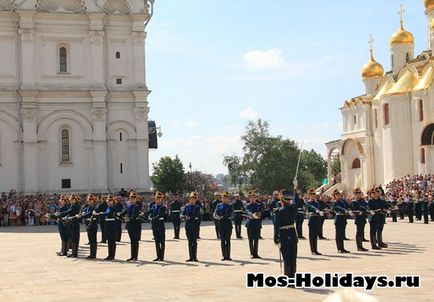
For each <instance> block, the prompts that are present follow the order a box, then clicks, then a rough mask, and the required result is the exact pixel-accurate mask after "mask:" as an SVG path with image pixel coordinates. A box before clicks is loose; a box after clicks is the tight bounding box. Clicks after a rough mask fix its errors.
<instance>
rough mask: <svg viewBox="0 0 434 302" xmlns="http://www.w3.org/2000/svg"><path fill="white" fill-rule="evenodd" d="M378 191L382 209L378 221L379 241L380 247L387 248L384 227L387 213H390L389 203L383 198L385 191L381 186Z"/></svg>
mask: <svg viewBox="0 0 434 302" xmlns="http://www.w3.org/2000/svg"><path fill="white" fill-rule="evenodd" d="M376 192H377V198H378V200H379V204H380V209H381V210H380V221H379V223H378V231H377V242H378V246H379V247H381V248H386V247H387V244H386V243H384V241H383V229H384V225H385V224H386V215H387V213H390V210H389V204H387V202H386V201H385V200H384V199H383V198H382V196H383V194H384V193H383V190H382V189H381V187H378V188H376Z"/></svg>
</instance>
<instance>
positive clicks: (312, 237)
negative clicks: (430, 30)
mask: <svg viewBox="0 0 434 302" xmlns="http://www.w3.org/2000/svg"><path fill="white" fill-rule="evenodd" d="M308 194H309V200H308V201H307V202H306V209H307V211H308V213H309V216H310V217H309V222H308V226H309V243H310V251H311V253H312V255H321V253H320V252H318V236H319V228H320V225H321V216H322V215H324V214H323V213H322V212H321V210H320V208H319V206H320V205H319V202H318V200H317V199H316V192H315V189H310V190H309V191H308Z"/></svg>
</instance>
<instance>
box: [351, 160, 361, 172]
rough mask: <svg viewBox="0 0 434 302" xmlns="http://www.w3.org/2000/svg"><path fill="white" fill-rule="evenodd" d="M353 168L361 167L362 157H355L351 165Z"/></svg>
mask: <svg viewBox="0 0 434 302" xmlns="http://www.w3.org/2000/svg"><path fill="white" fill-rule="evenodd" d="M351 169H360V159H358V158H355V159H354V160H353V163H352V165H351Z"/></svg>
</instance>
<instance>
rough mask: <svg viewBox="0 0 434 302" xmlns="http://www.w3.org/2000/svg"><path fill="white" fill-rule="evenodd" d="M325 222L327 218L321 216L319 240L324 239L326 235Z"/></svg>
mask: <svg viewBox="0 0 434 302" xmlns="http://www.w3.org/2000/svg"><path fill="white" fill-rule="evenodd" d="M324 221H325V217H324V216H321V217H320V224H319V230H318V237H319V238H324V234H323V226H324Z"/></svg>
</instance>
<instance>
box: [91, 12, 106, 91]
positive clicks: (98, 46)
mask: <svg viewBox="0 0 434 302" xmlns="http://www.w3.org/2000/svg"><path fill="white" fill-rule="evenodd" d="M88 16H89V42H90V56H91V60H90V61H91V62H92V69H91V70H92V79H91V80H92V87H95V88H96V89H98V88H102V87H104V82H105V77H104V68H105V67H104V66H105V59H104V23H103V21H104V16H105V14H102V13H88Z"/></svg>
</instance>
